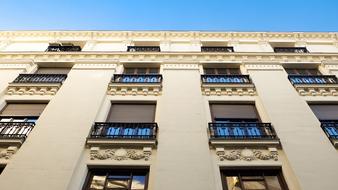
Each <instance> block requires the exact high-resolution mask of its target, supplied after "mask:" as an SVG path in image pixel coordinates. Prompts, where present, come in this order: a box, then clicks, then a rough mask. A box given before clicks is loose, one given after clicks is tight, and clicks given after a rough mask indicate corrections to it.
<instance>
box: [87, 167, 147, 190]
mask: <svg viewBox="0 0 338 190" xmlns="http://www.w3.org/2000/svg"><path fill="white" fill-rule="evenodd" d="M148 174H149V171H148V170H145V169H90V170H89V173H88V177H87V184H86V185H85V188H83V189H85V190H146V189H147V186H148Z"/></svg>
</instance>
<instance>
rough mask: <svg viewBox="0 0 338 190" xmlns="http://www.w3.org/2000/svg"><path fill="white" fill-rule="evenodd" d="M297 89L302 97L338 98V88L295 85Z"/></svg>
mask: <svg viewBox="0 0 338 190" xmlns="http://www.w3.org/2000/svg"><path fill="white" fill-rule="evenodd" d="M295 88H296V90H297V92H298V93H299V94H300V95H301V96H338V86H332V87H327V86H325V85H323V86H319V85H317V86H316V85H314V86H312V85H310V86H298V85H295Z"/></svg>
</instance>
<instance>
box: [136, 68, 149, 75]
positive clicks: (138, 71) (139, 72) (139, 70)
mask: <svg viewBox="0 0 338 190" xmlns="http://www.w3.org/2000/svg"><path fill="white" fill-rule="evenodd" d="M146 72H147V69H146V68H138V69H137V74H146Z"/></svg>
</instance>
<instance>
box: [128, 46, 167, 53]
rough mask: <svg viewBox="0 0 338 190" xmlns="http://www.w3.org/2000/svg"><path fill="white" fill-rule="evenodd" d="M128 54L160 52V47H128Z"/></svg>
mask: <svg viewBox="0 0 338 190" xmlns="http://www.w3.org/2000/svg"><path fill="white" fill-rule="evenodd" d="M127 51H130V52H160V51H161V48H160V46H128V48H127Z"/></svg>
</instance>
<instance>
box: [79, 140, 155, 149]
mask: <svg viewBox="0 0 338 190" xmlns="http://www.w3.org/2000/svg"><path fill="white" fill-rule="evenodd" d="M86 145H87V146H89V147H92V146H107V147H121V146H124V147H143V146H149V147H153V148H154V147H156V146H157V140H155V139H153V140H152V139H150V140H141V139H99V138H88V139H87V141H86Z"/></svg>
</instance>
